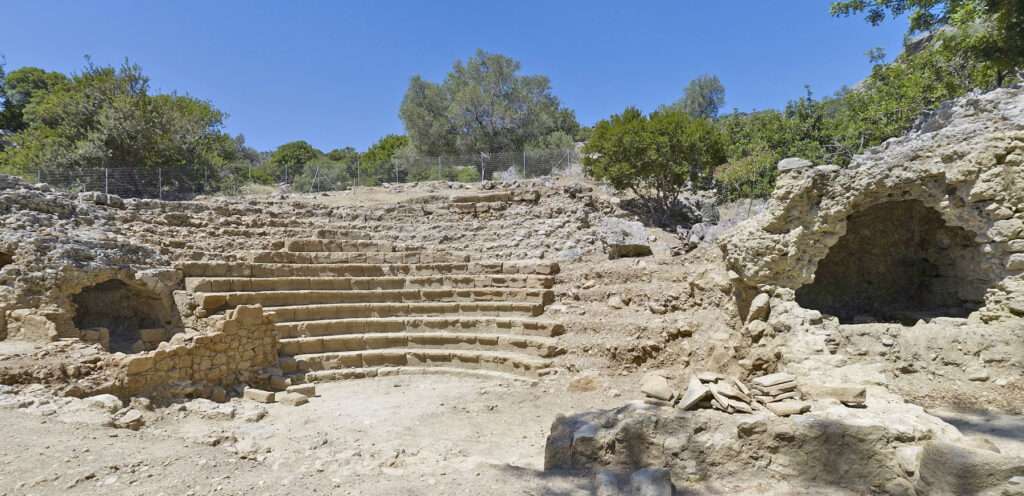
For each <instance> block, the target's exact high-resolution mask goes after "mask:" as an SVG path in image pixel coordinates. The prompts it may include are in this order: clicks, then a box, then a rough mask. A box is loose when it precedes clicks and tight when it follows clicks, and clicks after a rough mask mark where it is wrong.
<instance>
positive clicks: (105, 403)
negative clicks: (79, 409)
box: [85, 394, 124, 413]
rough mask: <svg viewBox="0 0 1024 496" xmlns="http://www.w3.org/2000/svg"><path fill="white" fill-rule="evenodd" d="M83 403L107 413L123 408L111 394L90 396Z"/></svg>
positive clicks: (118, 400) (119, 401)
mask: <svg viewBox="0 0 1024 496" xmlns="http://www.w3.org/2000/svg"><path fill="white" fill-rule="evenodd" d="M85 402H86V404H88V405H89V406H91V407H93V408H98V409H100V410H104V411H106V412H108V413H114V412H116V411H118V410H120V409H122V408H124V404H123V403H122V402H121V400H120V399H119V398H118V397H117V396H114V395H112V394H98V395H96V396H90V397H88V398H85Z"/></svg>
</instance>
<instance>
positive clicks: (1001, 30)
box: [831, 0, 1024, 86]
mask: <svg viewBox="0 0 1024 496" xmlns="http://www.w3.org/2000/svg"><path fill="white" fill-rule="evenodd" d="M831 10H832V15H833V16H844V17H845V16H851V15H856V14H862V13H863V14H864V15H865V18H866V19H867V21H868V22H870V23H871V24H872V25H876V26H877V25H879V24H881V23H882V22H884V21H885V20H886V19H887V18H889V17H897V16H900V15H903V14H908V15H909V17H910V27H909V33H908V34H909V35H917V34H922V33H923V34H928V35H931V36H934V37H936V38H938V39H941V40H942V41H943V42H944V43H946V44H948V45H951V46H950V48H951V49H953V50H956V51H958V52H960V53H962V54H963V53H966V54H969V56H970V57H971V58H973V59H975V60H977V61H979V62H981V63H984V64H988V65H990V66H991V68H992V69H993V70H994V71H995V85H996V86H1002V85H1004V84H1005V83H1006V82H1008V80H1009V79H1010V76H1012V75H1013V74H1014V72H1015V71H1016V70H1017V69H1019V68H1020V67H1021V66H1022V65H1024V0H843V1H838V2H833V3H832V7H831ZM947 28H948V29H947Z"/></svg>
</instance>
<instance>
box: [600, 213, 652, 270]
mask: <svg viewBox="0 0 1024 496" xmlns="http://www.w3.org/2000/svg"><path fill="white" fill-rule="evenodd" d="M598 230H599V236H600V237H601V241H602V242H603V243H604V246H605V250H606V251H607V252H608V258H610V259H612V260H614V259H616V258H623V257H646V256H649V255H651V253H652V252H651V247H650V244H649V242H648V238H647V229H646V228H644V225H643V224H641V223H639V222H636V221H629V220H623V219H617V218H614V217H608V218H605V219H604V220H603V221H601V224H600V225H599V226H598Z"/></svg>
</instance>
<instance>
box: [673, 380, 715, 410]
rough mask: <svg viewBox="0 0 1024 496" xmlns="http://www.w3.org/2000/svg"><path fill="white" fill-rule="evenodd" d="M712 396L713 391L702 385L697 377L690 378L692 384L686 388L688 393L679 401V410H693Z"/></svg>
mask: <svg viewBox="0 0 1024 496" xmlns="http://www.w3.org/2000/svg"><path fill="white" fill-rule="evenodd" d="M710 395H711V390H710V389H708V387H707V386H705V385H703V384H701V382H700V379H698V378H697V376H690V383H689V384H687V386H686V393H685V394H684V395H683V399H682V400H680V401H679V408H681V409H683V410H693V409H695V408H697V406H698V405H699V404H700V403H701V402H702V401H704V400H706V399H707V398H708V396H710Z"/></svg>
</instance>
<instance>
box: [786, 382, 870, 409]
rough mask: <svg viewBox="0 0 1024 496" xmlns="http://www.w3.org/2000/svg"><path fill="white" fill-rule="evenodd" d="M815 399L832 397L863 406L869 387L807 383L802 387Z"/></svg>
mask: <svg viewBox="0 0 1024 496" xmlns="http://www.w3.org/2000/svg"><path fill="white" fill-rule="evenodd" d="M800 389H801V390H802V391H803V392H804V393H806V394H807V395H809V396H810V397H812V398H814V399H822V398H831V399H834V400H836V401H839V402H840V403H842V404H844V405H846V406H863V405H864V404H865V403H866V402H867V389H866V388H864V387H861V386H829V385H816V384H814V385H806V386H801V388H800Z"/></svg>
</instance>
